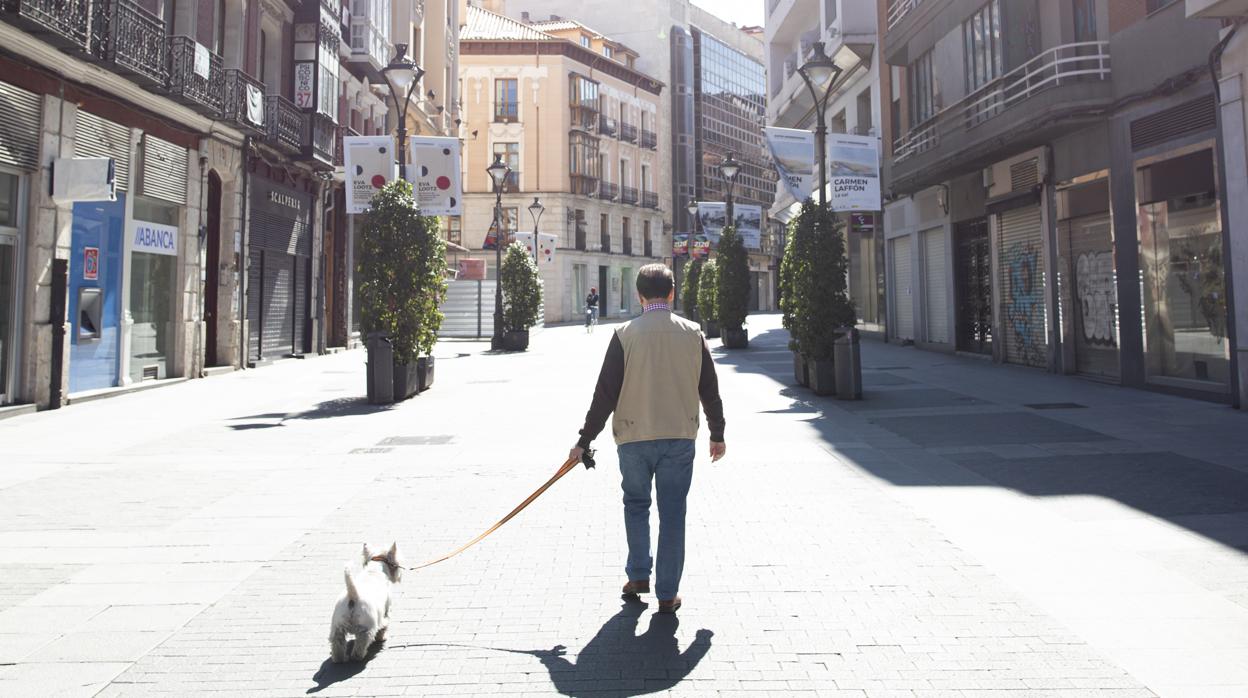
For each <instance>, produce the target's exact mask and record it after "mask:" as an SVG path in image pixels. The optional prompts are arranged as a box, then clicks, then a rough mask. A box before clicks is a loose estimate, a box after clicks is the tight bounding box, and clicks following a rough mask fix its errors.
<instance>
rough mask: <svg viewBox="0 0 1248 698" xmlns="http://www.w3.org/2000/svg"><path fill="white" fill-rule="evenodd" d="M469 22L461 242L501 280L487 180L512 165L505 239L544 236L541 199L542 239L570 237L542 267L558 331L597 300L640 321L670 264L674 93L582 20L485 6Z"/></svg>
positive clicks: (604, 308)
mask: <svg viewBox="0 0 1248 698" xmlns="http://www.w3.org/2000/svg"><path fill="white" fill-rule="evenodd" d="M465 20H466V21H465V26H464V28H463V30H462V33H461V37H460V39H461V43H460V77H461V79H462V83H463V95H464V105H463V108H464V119H465V124H466V125H465V127H464V128H465V130H466V131H467V132H468V133H470V134H471V135H469V136H468V137H467V139H466V141H465V148H464V158H463V167H464V185H465V186H464V200H465V214H464V216H463V218H462V221H455V224H456V226H457V228H458V230H457V231H456V233H455V237H454V238H453V241H455V242H458V243H459V244H462V245H463V246H464V247H466V248H468V249H469V250H472V251H473V252H472V254H473V255H474V256H478V257H484V258H486V259H487V266H488V267H489V268H490V274H491V276H492V275H493V273H494V270H493V266H494V260H493V257H494V255H493V252H486V251H484V250H483V247H484V246H485V241H486V237H487V234H488V233H489V232H490V230H491V226H492V225H493V221H494V202H495V196H494V193H493V185H492V183H491V180H490V178H489V175H488V174H487V173H486V168H487V167H488V166H489V165H490V163H492V162H493V160H494V156H495V155H496V154H497V155H500V156H502V158H503V159H504V161H505V162H507V163H508V165H509V166H510V167H511V175H510V177H509V178H508V180H507V182H506V185H505V187H504V190H503V191H504V194H503V203H502V212H503V215H502V223H503V228H504V232H505V233H507V234H511V233H515V232H518V231H523V232H531V231H533V229H534V225H535V222H534V221H533V220H532V218H531V216H530V213H529V211H528V207H529V206H530V204H531V203H532V202H533V200H534V199H535V198H537V199H540V200H541V203H542V205H543V206H544V207H545V211H544V213H543V214H542V217H541V219H540V221H539V222H537V227H538V230H539V232H541V233H550V234H555V235H557V236H558V243H557V252H556V255H555V260H554V263H553V264H550V265H548V264H546V263H543V265H542V267H541V270H542V278H543V281H544V284H545V294H544V299H545V318H546V321H547V322H562V321H569V320H579V319H580V318H581V317H583V312H584V307H583V304H584V299H585V296H586V295H587V294H588V292H589V289H590V288H597V289H598V292H599V295H600V296H601V297H602V300H601V304H600V309H601V312H602V314H604V315H606V316H608V317H613V316H624V317H627V316H629V315H631V314H633V313H635V312H639V311H640V308H639V307H638V303H637V299H636V293H635V292H634V291H633V286H634V280H635V278H636V273H637V271H638V269H640V268H641V267H642V266H643V265H645V264H648V263H651V262H657V261H660V260H662V258H663V257H665V256H670V253H671V252H670V251H671V236H670V233H669V232H668V231H667V230H666V229H665V226H664V221H665V215H666V214H665V211H666V209H665V208H664V207H665V205H666V203H665V197H663V196H662V195H661V193H660V192H661V190H662V187H663V184H664V183H665V181H666V178H665V177H664V175H663V172H662V170H661V169H660V163H661V161H662V152H663V150H664V147H663V145H662V144H661V143H660V140H659V138H658V133H659V132H660V129H663V128H665V126H664V124H663V118H662V114H661V113H660V110H659V107H660V97H661V95H662V93H663V85H662V83H660V82H659V81H657V80H654V79H653V78H651V77H649V76H648V75H646V74H644V73H642V72H640V71H638V70H637V69H636V68H634V67H630V66H631V65H635V64H636V58H637V54H636V53H635V52H633V51H632V50H631V49H629V48H628V47H627V46H624V45H623V44H620V43H619V42H617V41H614V40H612V39H610V38H608V37H605V36H603V35H602V34H599V33H598V32H595V31H593V30H592V29H590V28H588V27H586V26H584V25H582V24H580V23H578V22H573V21H567V20H557V21H547V22H537V23H524V22H522V21H519V20H515V19H511V18H509V17H506V16H504V15H501V14H498V13H495V12H491V11H489V10H486V9H483V8H480V7H469V8H468V9H467V14H466V16H465Z"/></svg>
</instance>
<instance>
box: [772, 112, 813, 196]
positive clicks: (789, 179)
mask: <svg viewBox="0 0 1248 698" xmlns="http://www.w3.org/2000/svg"><path fill="white" fill-rule="evenodd" d="M763 136H764V138H766V139H767V147H768V149H770V150H771V159H772V160H773V161H775V163H776V171H777V172H778V173H779V174H780V180H781V181H782V182H784V186H785V188H786V189H788V190H789V193H790V194H792V195H793V198H794V199H797V200H798V201H805V200H806V199H807V198H808V197H810V195H811V194H812V193H813V192H814V191H815V190H816V189H818V188H819V172H818V167H819V164H818V163H817V162H816V159H817V158H816V153H817V150H818V149H817V148H816V146H815V134H813V133H811V132H810V131H805V130H801V129H795V128H765V129H763Z"/></svg>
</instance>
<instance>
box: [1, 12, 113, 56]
mask: <svg viewBox="0 0 1248 698" xmlns="http://www.w3.org/2000/svg"><path fill="white" fill-rule="evenodd" d="M0 16H3V17H4V18H5V19H6V20H8V21H10V22H12V23H13V24H17V25H19V26H21V27H22V28H23V29H25V30H26V31H28V32H30V33H31V34H36V35H38V36H39V37H40V38H42V39H44V40H45V41H47V42H48V43H50V44H55V45H56V46H59V47H61V48H65V49H70V50H72V51H74V52H77V53H86V52H87V50H88V49H89V48H90V47H91V46H90V39H91V36H90V23H91V13H90V3H89V1H88V0H0Z"/></svg>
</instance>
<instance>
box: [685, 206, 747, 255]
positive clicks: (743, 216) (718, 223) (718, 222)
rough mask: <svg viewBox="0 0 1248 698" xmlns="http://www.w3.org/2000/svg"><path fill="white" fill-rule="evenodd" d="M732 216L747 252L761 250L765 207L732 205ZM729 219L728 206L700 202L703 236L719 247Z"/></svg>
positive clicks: (699, 212)
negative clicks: (720, 237) (721, 234)
mask: <svg viewBox="0 0 1248 698" xmlns="http://www.w3.org/2000/svg"><path fill="white" fill-rule="evenodd" d="M732 216H733V218H736V219H737V221H736V226H737V234H739V235H740V236H741V241H742V242H744V243H745V249H747V250H760V249H762V247H763V245H762V242H763V207H762V206H755V205H752V204H738V203H733V205H732ZM727 217H728V204H726V203H723V202H720V201H699V202H698V222H699V229H700V230H701V231H702V234H703V235H705V236H706V237H707V239H708V240H710V241H711V244H712V245H713V246H716V247H718V246H719V234H720V233H721V232H722V231H723V229H724V227H725V225H726V222H727V221H726V219H727Z"/></svg>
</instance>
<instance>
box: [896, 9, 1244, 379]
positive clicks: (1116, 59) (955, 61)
mask: <svg viewBox="0 0 1248 698" xmlns="http://www.w3.org/2000/svg"><path fill="white" fill-rule="evenodd" d="M880 10H881V13H882V16H883V17H885V20H886V25H885V29H884V35H883V54H882V55H883V57H884V59H885V60H886V61H887V62H888V64H889V65H890V66H891V69H892V72H893V76H894V77H895V78H897V83H898V86H897V88H895V89H893V90H892V91H891V96H892V97H893V102H892V104H891V105H890V112H891V116H892V117H893V118H894V119H895V120H896V121H897V126H898V127H897V128H895V129H892V133H890V134H889V135H890V136H891V137H890V138H887V139H886V149H887V150H888V151H889V158H888V159H887V162H886V166H887V167H886V178H885V179H886V186H887V187H888V188H889V190H890V193H891V195H892V200H891V201H890V203H888V204H887V205H886V207H885V216H884V218H885V234H886V238H887V246H886V256H887V271H888V279H889V281H888V289H887V290H888V308H889V312H888V331H889V336H890V339H893V340H897V341H913V342H914V343H916V344H919V345H921V346H925V347H929V348H932V349H937V350H943V351H955V350H956V351H963V352H970V353H979V354H984V355H986V356H990V357H992V358H993V359H994V360H996V361H999V362H1003V363H1010V364H1017V365H1023V366H1031V367H1035V368H1038V369H1042V370H1048V371H1052V372H1057V373H1066V374H1077V375H1082V376H1087V377H1090V378H1093V379H1097V380H1103V381H1108V382H1113V383H1120V384H1123V385H1130V386H1137V387H1147V388H1152V389H1157V390H1162V391H1167V392H1173V393H1178V394H1183V395H1190V396H1195V397H1201V398H1205V399H1210V400H1218V401H1227V402H1230V401H1232V400H1233V399H1234V398H1235V396H1236V394H1237V389H1236V387H1235V386H1236V384H1237V378H1236V371H1235V369H1234V363H1235V361H1236V357H1235V352H1234V351H1233V345H1234V337H1233V334H1232V333H1231V332H1230V329H1231V326H1230V323H1229V321H1228V320H1229V318H1228V307H1227V300H1226V299H1227V283H1226V273H1227V265H1226V263H1225V260H1226V255H1225V254H1224V250H1226V249H1229V246H1228V245H1227V244H1226V242H1227V240H1228V239H1229V238H1228V231H1227V227H1226V226H1225V225H1224V219H1225V218H1224V214H1223V208H1224V204H1225V201H1226V192H1225V186H1224V185H1223V184H1222V181H1223V178H1222V176H1221V173H1220V165H1219V157H1218V146H1217V143H1218V128H1217V126H1218V124H1217V108H1216V104H1217V101H1216V98H1215V95H1214V85H1213V83H1212V80H1211V79H1210V73H1209V64H1208V62H1209V56H1210V52H1211V50H1213V48H1214V47H1215V46H1216V45H1217V44H1218V41H1219V29H1220V27H1221V23H1220V22H1219V21H1217V20H1208V19H1188V18H1187V17H1186V16H1185V12H1184V5H1183V3H1181V2H1174V1H1172V0H1171V1H1167V0H1122V1H1113V2H1110V1H1107V0H1070V1H1069V2H1066V1H1063V2H1035V1H1034V0H989V1H987V2H985V1H984V0H923V1H922V2H915V1H914V0H891V1H890V2H887V3H882V4H881V7H880Z"/></svg>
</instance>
